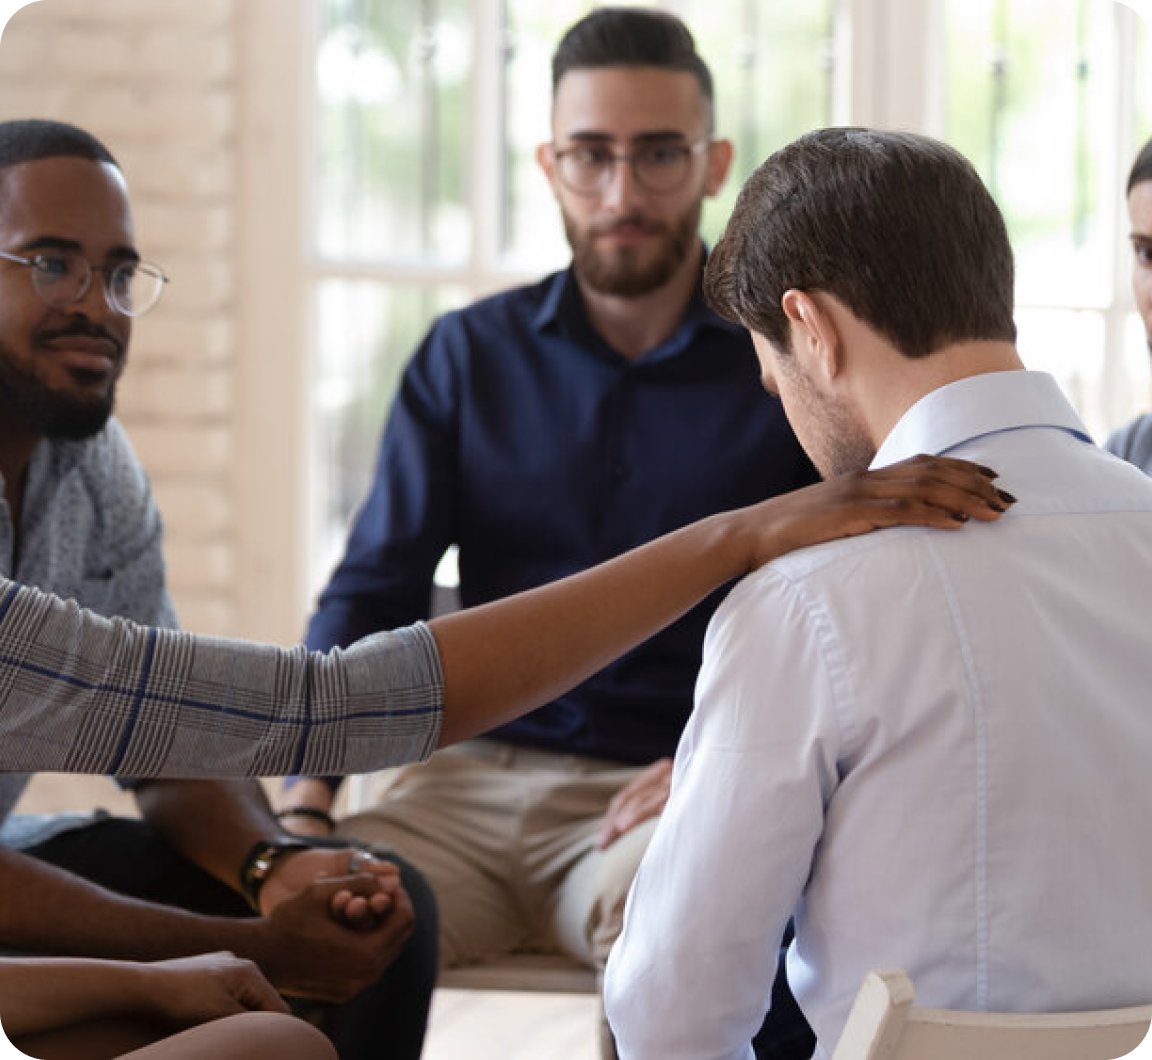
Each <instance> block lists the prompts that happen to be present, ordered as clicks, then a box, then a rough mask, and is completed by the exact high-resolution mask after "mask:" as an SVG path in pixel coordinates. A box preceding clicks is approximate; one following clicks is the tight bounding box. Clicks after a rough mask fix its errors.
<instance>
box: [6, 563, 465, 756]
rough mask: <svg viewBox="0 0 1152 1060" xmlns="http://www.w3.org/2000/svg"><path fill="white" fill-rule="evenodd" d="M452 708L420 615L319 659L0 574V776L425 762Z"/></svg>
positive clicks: (299, 650) (302, 650)
mask: <svg viewBox="0 0 1152 1060" xmlns="http://www.w3.org/2000/svg"><path fill="white" fill-rule="evenodd" d="M442 708H443V678H442V674H441V668H440V657H439V653H438V652H437V649H436V643H435V640H434V639H433V637H432V634H431V632H430V630H429V629H428V628H427V626H425V625H423V624H417V625H414V626H409V627H407V628H405V629H400V630H396V631H394V632H390V633H378V634H376V635H374V636H372V637H368V638H365V639H364V640H361V641H359V642H357V643H356V644H353V645H351V646H350V647H348V648H346V649H343V650H333V651H332V652H329V653H327V654H321V653H319V652H309V651H308V650H307V649H305V648H303V647H298V648H292V649H284V648H276V647H272V646H268V645H259V644H252V643H248V642H245V641H238V640H227V639H223V638H218V637H206V636H197V635H195V634H190V633H184V632H178V631H176V630H165V629H151V628H148V627H144V626H139V625H136V624H134V623H132V622H128V621H126V620H124V619H115V618H114V619H105V618H102V617H100V616H98V615H96V614H94V613H92V612H91V611H85V610H83V609H81V608H80V607H78V606H77V605H76V604H75V603H74V602H71V601H65V600H61V599H60V598H58V597H54V596H49V595H46V594H44V593H40V592H38V591H37V590H35V589H32V588H28V587H25V586H20V585H17V584H15V583H14V582H11V581H8V580H7V579H5V578H0V770H5V771H22V772H35V771H38V770H52V771H58V772H70V773H112V774H119V775H126V776H132V777H156V776H167V777H240V776H283V775H286V774H292V773H307V774H316V775H328V774H349V773H361V772H368V771H371V770H374V769H380V768H382V767H384V766H389V765H395V764H397V763H400V762H408V761H415V760H419V759H423V758H427V757H428V756H429V755H430V754H431V753H432V751H433V750H434V748H435V746H436V740H437V737H438V735H439V732H440V723H441V715H442Z"/></svg>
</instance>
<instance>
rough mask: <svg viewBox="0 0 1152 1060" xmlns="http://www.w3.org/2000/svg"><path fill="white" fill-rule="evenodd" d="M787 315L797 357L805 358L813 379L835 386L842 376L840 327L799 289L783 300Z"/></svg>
mask: <svg viewBox="0 0 1152 1060" xmlns="http://www.w3.org/2000/svg"><path fill="white" fill-rule="evenodd" d="M780 307H781V308H782V309H783V310H784V315H785V316H786V317H787V318H788V320H789V322H790V323H791V324H792V347H793V351H792V352H793V354H794V355H796V356H798V357H800V358H802V359H803V360H804V362H805V367H806V369H807V371H808V373H809V375H815V376H816V377H817V378H819V379H820V380H821V381H823V382H824V383H827V384H830V383H832V382H833V381H834V380H835V379H836V378H837V376H839V375H840V372H841V368H842V363H841V352H842V351H841V346H840V333H839V331H838V330H837V328H836V323H835V321H834V320H833V319H832V317H831V315H830V314H828V313H827V312H826V311H825V310H824V309H823V308H822V307H821V305H820V303H819V302H818V301H817V300H816V299H815V298H813V297H812V296H811V295H810V294H808V292H806V291H799V290H796V289H795V288H792V289H790V290H787V291H785V292H784V297H783V298H782V299H781V300H780Z"/></svg>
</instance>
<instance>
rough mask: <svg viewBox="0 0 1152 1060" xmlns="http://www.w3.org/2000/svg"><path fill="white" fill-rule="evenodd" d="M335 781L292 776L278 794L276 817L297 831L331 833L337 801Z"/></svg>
mask: <svg viewBox="0 0 1152 1060" xmlns="http://www.w3.org/2000/svg"><path fill="white" fill-rule="evenodd" d="M332 783H333V782H330V781H329V780H328V779H324V778H320V777H292V778H290V780H288V781H285V783H284V786H283V787H282V788H281V789H280V792H279V793H278V795H277V796H276V807H277V809H278V811H279V812H278V813H277V815H276V816H277V820H278V821H279V822H280V824H281V825H282V826H283V827H284V828H286V829H287V830H288V831H290V832H293V833H296V834H300V835H315V836H327V835H331V834H332V829H333V827H334V824H335V822H334V821H333V819H332V809H333V806H334V804H335V802H336V791H335V790H334V789H333V786H332Z"/></svg>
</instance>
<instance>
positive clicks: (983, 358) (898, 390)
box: [863, 341, 1024, 445]
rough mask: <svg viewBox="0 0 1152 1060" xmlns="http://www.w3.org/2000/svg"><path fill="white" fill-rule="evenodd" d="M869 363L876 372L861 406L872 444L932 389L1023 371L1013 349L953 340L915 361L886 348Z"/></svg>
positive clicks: (870, 376) (993, 343) (1003, 344)
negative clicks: (962, 380)
mask: <svg viewBox="0 0 1152 1060" xmlns="http://www.w3.org/2000/svg"><path fill="white" fill-rule="evenodd" d="M873 364H874V366H875V367H876V369H878V370H874V371H872V372H871V373H869V374H868V376H867V377H866V379H867V382H866V390H865V391H864V398H863V407H864V408H865V409H866V410H868V413H869V415H868V417H867V420H868V427H869V429H870V432H871V434H872V438H873V440H874V441H875V442H876V444H877V445H878V444H880V443H881V442H882V441H883V440H884V439H885V438H886V437H887V436H888V433H889V432H890V431H891V430H892V428H893V427H895V426H896V423H897V422H898V421H899V420H900V418H901V417H902V416H903V415H904V413H905V412H907V411H908V409H910V408H911V407H912V406H913V405H915V404H916V402H917V401H919V400H920V399H921V398H923V397H926V396H927V395H928V394H930V393H932V391H934V390H938V389H939V388H940V387H942V386H947V385H948V384H949V383H955V382H958V381H959V380H961V379H967V378H969V377H971V376H975V375H984V374H986V373H989V372H1012V371H1020V370H1023V368H1024V363H1023V361H1021V359H1020V355H1019V353H1018V352H1017V351H1016V347H1015V346H1014V345H1013V344H1012V343H1011V342H1000V341H986V342H958V343H955V344H953V345H950V346H947V347H945V348H944V349H942V350H937V351H936V352H934V353H931V354H929V355H928V356H927V357H920V358H907V357H903V356H902V355H900V354H899V353H896V352H894V351H891V350H889V351H888V353H887V354H886V355H885V356H884V357H883V358H881V359H878V360H876V361H874V362H873Z"/></svg>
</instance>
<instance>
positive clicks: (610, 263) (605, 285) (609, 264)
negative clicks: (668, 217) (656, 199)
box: [564, 207, 700, 298]
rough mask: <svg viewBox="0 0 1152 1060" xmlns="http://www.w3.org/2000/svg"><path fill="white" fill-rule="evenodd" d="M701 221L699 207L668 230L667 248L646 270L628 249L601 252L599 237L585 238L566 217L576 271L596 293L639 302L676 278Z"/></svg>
mask: <svg viewBox="0 0 1152 1060" xmlns="http://www.w3.org/2000/svg"><path fill="white" fill-rule="evenodd" d="M625 220H626V221H627V220H628V219H625ZM699 221H700V209H699V207H697V208H696V209H695V210H689V211H688V212H687V213H686V214H684V216H682V217H681V218H680V219H679V220H678V221H677V222H676V225H675V227H674V228H671V229H668V228H665V229H664V231H665V233H666V234H665V243H664V247H663V249H662V250H661V252H660V253H659V254H658V255H657V256H656V259H655V260H654V261H653V262H652V263H651V264H650V265H648V266H647V267H645V268H640V267H638V266H637V265H636V264H635V262H634V260H633V258H634V255H633V253H632V251H631V249H630V248H628V247H622V248H620V249H619V250H618V252H617V253H615V254H612V255H608V254H603V253H601V252H600V251H598V250H597V249H596V235H595V234H594V233H590V234H589V235H587V236H584V235H582V234H581V233H580V232H578V231H577V230H576V227H575V225H574V224H572V222H571V221H570V219H569V218H568V216H567V214H565V215H564V233H565V235H567V237H568V245H569V246H570V247H571V248H572V264H573V267H574V268H575V270H576V272H577V274H578V275H579V276H580V277H581V279H583V280H584V282H585V283H587V284H588V286H589V287H591V288H592V290H594V291H596V292H597V293H599V294H606V295H615V296H616V297H618V298H638V297H639V296H640V295H644V294H648V293H650V292H651V291H655V290H658V289H659V288H661V287H663V286H664V284H666V283H667V282H668V281H669V280H670V279H672V277H673V276H674V275H675V274H676V270H677V269H678V268H679V267H680V265H681V264H682V263H683V261H684V259H685V258H686V257H687V256H688V254H689V253H690V252H691V250H692V244H693V241H694V240H695V239H696V238H697V235H696V230H697V227H698V226H699Z"/></svg>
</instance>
